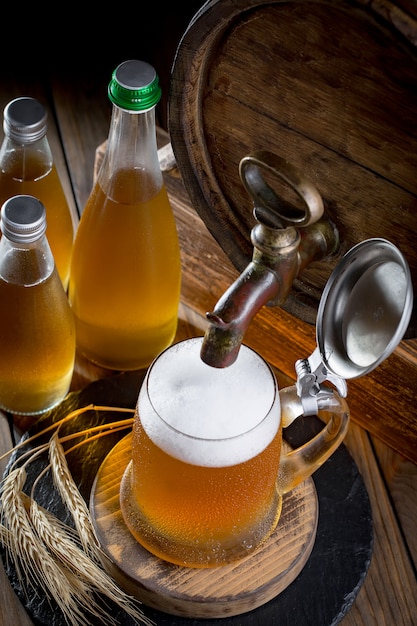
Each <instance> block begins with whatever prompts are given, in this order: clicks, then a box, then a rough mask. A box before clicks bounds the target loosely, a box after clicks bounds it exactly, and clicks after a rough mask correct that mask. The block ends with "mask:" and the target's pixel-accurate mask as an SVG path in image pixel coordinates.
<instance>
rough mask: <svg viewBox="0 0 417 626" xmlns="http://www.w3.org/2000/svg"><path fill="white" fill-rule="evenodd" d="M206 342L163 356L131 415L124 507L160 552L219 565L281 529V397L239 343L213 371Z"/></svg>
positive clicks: (183, 561) (135, 529) (143, 539)
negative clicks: (228, 362) (203, 355)
mask: <svg viewBox="0 0 417 626" xmlns="http://www.w3.org/2000/svg"><path fill="white" fill-rule="evenodd" d="M200 348H201V338H195V339H189V340H186V341H184V342H180V343H179V344H176V345H174V346H172V347H171V348H170V349H168V350H166V351H165V352H164V353H162V354H161V355H160V356H159V358H158V359H156V361H155V362H154V363H153V365H152V366H151V368H150V369H149V371H148V374H147V377H146V379H145V382H144V384H143V387H142V389H141V392H140V395H139V399H138V405H137V413H136V416H135V423H134V430H133V444H132V462H131V463H130V465H129V466H128V468H127V470H126V472H125V475H124V477H123V480H122V485H121V491H120V503H121V509H122V513H123V516H124V519H125V521H126V523H127V525H128V527H129V529H130V531H131V532H132V534H133V535H134V536H135V537H136V539H137V540H138V541H139V543H141V544H142V545H143V546H144V547H146V548H147V549H148V550H149V551H150V552H152V553H153V554H155V555H156V556H158V557H160V558H162V559H165V560H167V561H170V562H173V563H176V564H180V565H185V566H188V567H214V566H218V565H222V564H225V563H228V562H231V561H234V560H238V559H241V558H243V557H244V556H246V555H247V554H250V553H251V552H253V551H254V550H255V549H256V548H257V547H258V546H259V545H260V544H262V542H263V541H264V540H265V539H266V538H267V537H269V535H270V534H271V532H273V530H274V529H275V527H276V524H277V522H278V519H279V515H280V510H281V498H280V497H279V495H278V493H277V489H276V480H277V471H278V465H279V458H280V450H281V428H280V403H279V394H278V388H277V383H276V380H275V377H274V374H273V373H272V371H271V369H270V368H269V366H268V365H267V364H266V363H265V362H264V361H263V360H262V359H261V357H259V356H258V355H257V354H256V353H255V352H253V351H252V350H251V349H250V348H247V347H246V346H242V348H241V350H240V354H239V357H238V360H237V362H236V363H235V364H234V365H233V366H231V367H229V368H226V369H215V368H211V367H209V366H207V365H205V364H204V363H203V362H202V361H201V359H200V356H199V355H200Z"/></svg>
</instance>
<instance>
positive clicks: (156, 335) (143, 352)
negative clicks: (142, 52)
mask: <svg viewBox="0 0 417 626" xmlns="http://www.w3.org/2000/svg"><path fill="white" fill-rule="evenodd" d="M108 96H109V99H110V101H111V102H112V104H113V108H112V117H111V121H110V129H109V135H108V140H107V147H106V151H105V154H104V157H103V161H102V164H101V167H100V170H99V172H98V174H97V178H96V181H95V183H94V186H93V189H92V191H91V194H90V196H89V198H88V200H87V203H86V205H85V208H84V211H83V213H82V216H81V220H80V224H79V226H78V230H77V234H76V237H75V241H74V247H73V254H72V262H71V272H70V282H69V289H68V297H69V300H70V303H71V306H72V310H73V313H74V318H75V324H76V334H77V345H78V350H79V351H80V352H81V353H82V354H83V355H84V356H85V357H86V358H87V359H89V360H90V361H92V362H94V363H96V364H98V365H100V366H102V367H104V368H109V369H113V370H134V369H140V368H145V367H147V366H148V365H149V364H150V362H151V361H152V360H153V359H154V357H155V356H157V355H158V354H159V353H160V352H161V351H162V350H164V349H165V348H166V347H168V346H169V345H170V344H171V343H172V341H173V339H174V337H175V334H176V329H177V319H178V306H179V299H180V283H181V263H180V249H179V241H178V234H177V229H176V223H175V219H174V215H173V212H172V208H171V206H170V203H169V199H168V195H167V191H166V188H165V185H164V180H163V177H162V173H161V169H160V165H159V161H158V151H157V143H156V126H155V107H156V105H157V103H158V102H159V99H160V97H161V89H160V85H159V79H158V76H157V74H156V72H155V69H154V68H153V67H152V66H151V65H149V64H148V63H145V62H143V61H137V60H129V61H125V62H124V63H121V64H120V65H119V66H118V67H117V68H116V69H115V71H114V72H113V75H112V78H111V81H110V83H109V87H108Z"/></svg>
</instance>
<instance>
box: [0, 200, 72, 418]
mask: <svg viewBox="0 0 417 626" xmlns="http://www.w3.org/2000/svg"><path fill="white" fill-rule="evenodd" d="M46 226H47V222H46V210H45V207H44V205H43V204H42V202H40V200H38V199H37V198H34V197H33V196H28V195H19V196H13V197H12V198H9V199H8V200H6V202H5V203H4V204H3V206H2V208H1V220H0V227H1V231H2V237H1V239H0V302H1V307H0V354H1V359H0V408H2V409H5V410H7V411H9V412H10V413H14V414H21V415H38V414H40V413H43V412H44V411H46V410H48V409H51V408H52V407H54V406H56V405H57V404H58V403H59V402H61V400H62V399H63V398H64V396H65V395H66V393H67V391H68V389H69V387H70V383H71V379H72V374H73V368H74V361H75V327H74V320H73V316H72V311H71V307H70V305H69V302H68V298H67V295H66V293H65V291H64V287H63V285H62V282H61V280H60V278H59V275H58V272H57V269H56V266H55V262H54V258H53V255H52V252H51V248H50V247H49V243H48V239H47V237H46V235H45V231H46ZM27 425H28V426H29V425H30V424H29V423H27Z"/></svg>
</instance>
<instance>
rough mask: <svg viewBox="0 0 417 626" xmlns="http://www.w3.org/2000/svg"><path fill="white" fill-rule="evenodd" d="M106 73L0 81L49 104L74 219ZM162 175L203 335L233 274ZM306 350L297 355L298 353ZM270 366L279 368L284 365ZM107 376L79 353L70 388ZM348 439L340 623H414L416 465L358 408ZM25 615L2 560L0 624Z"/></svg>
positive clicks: (104, 117) (185, 299)
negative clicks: (363, 419) (346, 567)
mask: <svg viewBox="0 0 417 626" xmlns="http://www.w3.org/2000/svg"><path fill="white" fill-rule="evenodd" d="M99 78H100V79H101V77H99ZM106 80H107V78H104V79H103V81H102V82H101V81H100V80H97V81H96V82H95V83H92V82H91V80H87V79H85V80H84V79H83V77H77V79H76V80H74V79H73V80H71V81H70V80H68V78H67V77H66V76H64V75H60V76H51V78H50V81H48V83H47V84H43V83H42V84H41V83H40V82H39V81H34V82H33V83H32V82H31V81H29V82H22V81H20V82H19V81H16V80H14V79H13V77H11V78H10V79H9V80H7V81H4V82H2V83H1V90H0V108H1V110H3V107H4V105H5V104H6V103H7V102H8V101H9V100H10V99H12V98H14V97H17V96H21V95H31V96H34V97H38V98H39V99H41V100H42V102H44V103H45V104H46V106H47V107H48V109H49V112H50V123H49V131H48V137H49V140H50V143H51V147H52V150H53V152H54V156H55V161H56V163H57V165H58V168H59V171H60V174H61V176H62V179H63V181H64V184H65V188H66V191H67V195H68V199H69V201H70V203H71V208H72V211H73V214H74V219H75V220H77V219H78V216H79V214H80V213H81V212H82V208H83V206H84V204H85V202H86V199H87V196H88V193H89V191H90V189H91V185H92V181H93V171H94V162H95V151H96V147H97V146H99V145H100V144H102V142H103V141H104V140H105V139H106V136H107V132H108V128H109V121H110V112H111V107H110V105H109V103H108V101H107V96H106V88H107V83H106V82H105V81H106ZM161 140H162V141H168V137H167V136H165V137H164V136H163V133H161ZM166 182H167V186H168V190H169V194H170V197H171V201H172V204H173V207H174V211H175V214H176V218H177V224H178V230H179V235H180V241H181V247H182V255H183V268H184V269H183V288H182V306H181V310H180V320H181V324H180V333H181V334H182V335H183V336H187V335H193V334H195V333H196V332H198V333H199V334H201V332H202V330H204V325H205V321H204V313H205V311H206V310H211V308H212V307H213V306H214V304H215V303H216V302H217V300H218V298H219V297H220V295H221V294H222V293H223V292H224V290H225V288H226V287H227V286H228V285H229V284H230V283H231V282H232V281H233V280H234V278H236V276H237V272H236V270H235V269H234V268H233V266H232V265H231V263H230V262H229V260H228V258H227V257H226V256H225V254H224V253H223V251H222V250H221V249H220V247H219V246H218V245H217V243H216V242H215V241H214V239H213V238H212V237H211V235H210V234H209V233H208V231H207V230H206V228H205V226H204V224H203V223H202V222H201V220H200V218H198V216H197V215H196V213H195V211H194V210H193V209H192V207H191V206H190V203H189V201H188V197H187V194H186V191H185V190H184V187H183V185H182V182H181V179H180V176H179V174H178V172H177V171H175V170H174V171H171V172H169V173H167V174H166ZM258 318H259V319H258ZM271 340H273V338H270V337H266V336H265V333H264V330H263V327H262V316H261V315H260V316H259V315H258V316H257V318H255V320H254V321H253V322H252V324H251V327H250V329H249V332H248V336H247V341H246V343H249V344H250V345H252V346H253V347H254V348H255V349H257V350H258V351H259V352H260V353H262V351H263V345H264V344H265V342H266V341H271ZM306 356H308V355H307V354H300V358H303V357H306ZM273 365H274V366H275V367H276V368H278V369H281V365H282V364H280V363H273ZM285 369H288V368H287V367H286V368H285ZM103 375H105V376H110V375H112V372H105V371H100V370H99V369H98V368H95V367H94V366H92V365H91V364H89V363H88V362H86V361H84V360H82V359H78V360H77V365H76V370H75V373H74V380H73V388H74V389H77V388H80V387H83V386H84V385H85V384H87V383H88V382H89V381H91V380H93V379H95V378H99V377H102V376H103ZM400 392H401V391H400V390H399V393H400ZM348 399H349V397H348ZM345 443H346V446H347V448H348V450H349V451H350V453H351V455H352V457H353V459H354V461H355V462H356V464H357V467H358V469H359V471H360V473H361V475H362V477H363V480H364V483H365V485H366V487H367V490H368V493H369V497H370V502H371V506H372V515H373V526H374V548H373V555H372V561H371V564H370V567H369V570H368V574H367V576H366V579H365V583H364V584H363V586H362V588H361V589H360V591H359V593H358V596H357V598H356V600H355V601H354V603H353V605H352V607H351V609H350V610H349V612H348V613H347V614H346V615H345V616H344V617H343V619H342V620H341V622H340V623H341V624H342V626H393V624H395V626H412V625H417V575H416V570H417V536H416V532H415V528H416V519H417V466H416V465H414V464H413V463H411V462H410V461H408V460H406V459H405V458H404V457H403V456H402V455H401V454H400V453H398V452H396V451H394V450H393V449H391V448H389V447H388V446H387V445H386V444H385V443H383V442H382V441H380V440H378V439H377V438H376V437H375V436H371V435H370V434H369V433H368V432H367V431H366V430H364V429H363V428H362V427H360V426H359V425H358V424H357V423H356V422H355V416H354V415H352V421H351V425H350V428H349V432H348V435H347V437H346V440H345ZM10 445H11V439H10V432H9V426H8V422H7V419H6V417H5V416H3V415H2V414H0V455H1V453H3V452H4V451H7V450H8V449H9V448H10ZM5 463H6V460H3V461H2V462H0V470H1V471H3V469H4V467H5ZM329 549H331V546H329ZM329 585H331V581H329ZM311 593H312V594H313V593H314V589H312V590H311ZM31 623H32V622H31V620H30V618H29V617H28V615H27V613H26V611H25V609H24V608H23V607H22V605H21V604H20V602H19V600H18V599H17V597H16V596H15V594H14V592H13V590H12V588H11V586H10V584H9V581H8V579H7V576H6V575H5V572H4V570H3V568H2V567H0V625H2V626H27V625H30V624H31ZM307 623H309V622H306V624H307ZM226 624H227V619H225V625H226ZM300 626H303V625H302V624H300ZM312 626H325V625H322V624H317V625H312Z"/></svg>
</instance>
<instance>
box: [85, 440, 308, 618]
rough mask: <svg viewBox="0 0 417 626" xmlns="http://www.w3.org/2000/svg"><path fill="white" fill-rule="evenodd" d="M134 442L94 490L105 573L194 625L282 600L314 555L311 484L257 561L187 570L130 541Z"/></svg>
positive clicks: (297, 495) (295, 497)
mask: <svg viewBox="0 0 417 626" xmlns="http://www.w3.org/2000/svg"><path fill="white" fill-rule="evenodd" d="M131 436H132V435H131V434H129V435H128V436H126V437H125V438H124V439H122V441H121V442H120V443H119V444H117V445H116V446H115V447H114V448H113V450H111V452H110V453H109V454H108V456H107V457H106V459H105V460H104V462H103V463H102V465H101V467H100V469H99V471H98V473H97V476H96V479H95V481H94V484H93V488H92V491H91V498H90V511H91V516H92V520H93V524H94V526H95V530H96V532H97V535H98V538H99V541H100V543H101V545H102V548H103V551H104V553H105V554H106V556H107V557H108V560H106V561H105V563H104V566H105V567H106V569H107V570H108V571H109V573H110V574H111V575H112V576H113V577H114V578H115V579H116V580H117V581H118V583H119V584H120V585H122V586H123V587H124V588H125V589H126V591H128V592H129V593H130V594H132V595H134V596H135V597H136V598H138V599H139V600H141V601H142V602H143V603H144V604H146V605H148V606H150V607H152V608H155V609H158V610H161V611H164V612H166V613H169V614H171V615H179V616H184V617H194V618H216V617H227V616H233V615H239V614H242V613H245V612H247V611H251V610H253V609H255V608H257V607H259V606H261V605H263V604H265V603H266V602H268V601H269V600H271V599H272V598H274V597H276V596H277V595H278V594H280V593H281V592H282V591H283V590H284V589H286V588H287V587H288V585H290V584H291V583H292V582H293V581H294V580H295V578H296V577H297V576H298V574H299V573H300V572H301V570H302V569H303V567H304V565H305V564H306V562H307V560H308V558H309V556H310V553H311V551H312V549H313V545H314V541H315V537H316V531H317V523H318V501H317V494H316V490H315V486H314V482H313V480H312V479H308V480H306V481H305V482H304V483H302V484H301V485H300V486H298V487H297V488H296V489H294V490H293V491H292V492H291V493H290V494H288V495H286V496H284V498H283V504H282V512H281V517H280V521H279V523H278V527H277V529H276V530H275V532H274V533H273V534H272V535H271V537H270V538H269V539H268V541H267V542H266V543H265V544H264V545H263V546H262V547H261V548H260V549H259V550H258V551H257V552H255V553H254V554H252V555H251V556H248V557H246V558H245V559H243V560H242V561H239V562H238V563H234V564H230V565H226V566H222V567H219V568H213V569H193V568H185V567H180V566H177V565H172V564H170V563H167V562H165V561H163V560H161V559H158V558H157V557H154V556H153V555H152V554H150V553H149V552H148V551H147V550H146V549H145V548H143V547H142V546H141V545H140V544H139V543H138V542H137V541H136V540H135V539H134V538H133V536H132V535H131V534H130V532H129V530H128V529H127V527H126V525H125V523H124V520H123V517H122V514H121V511H120V506H119V486H120V481H121V479H122V476H123V473H124V471H125V469H126V466H127V465H128V463H129V461H130V458H131Z"/></svg>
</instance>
